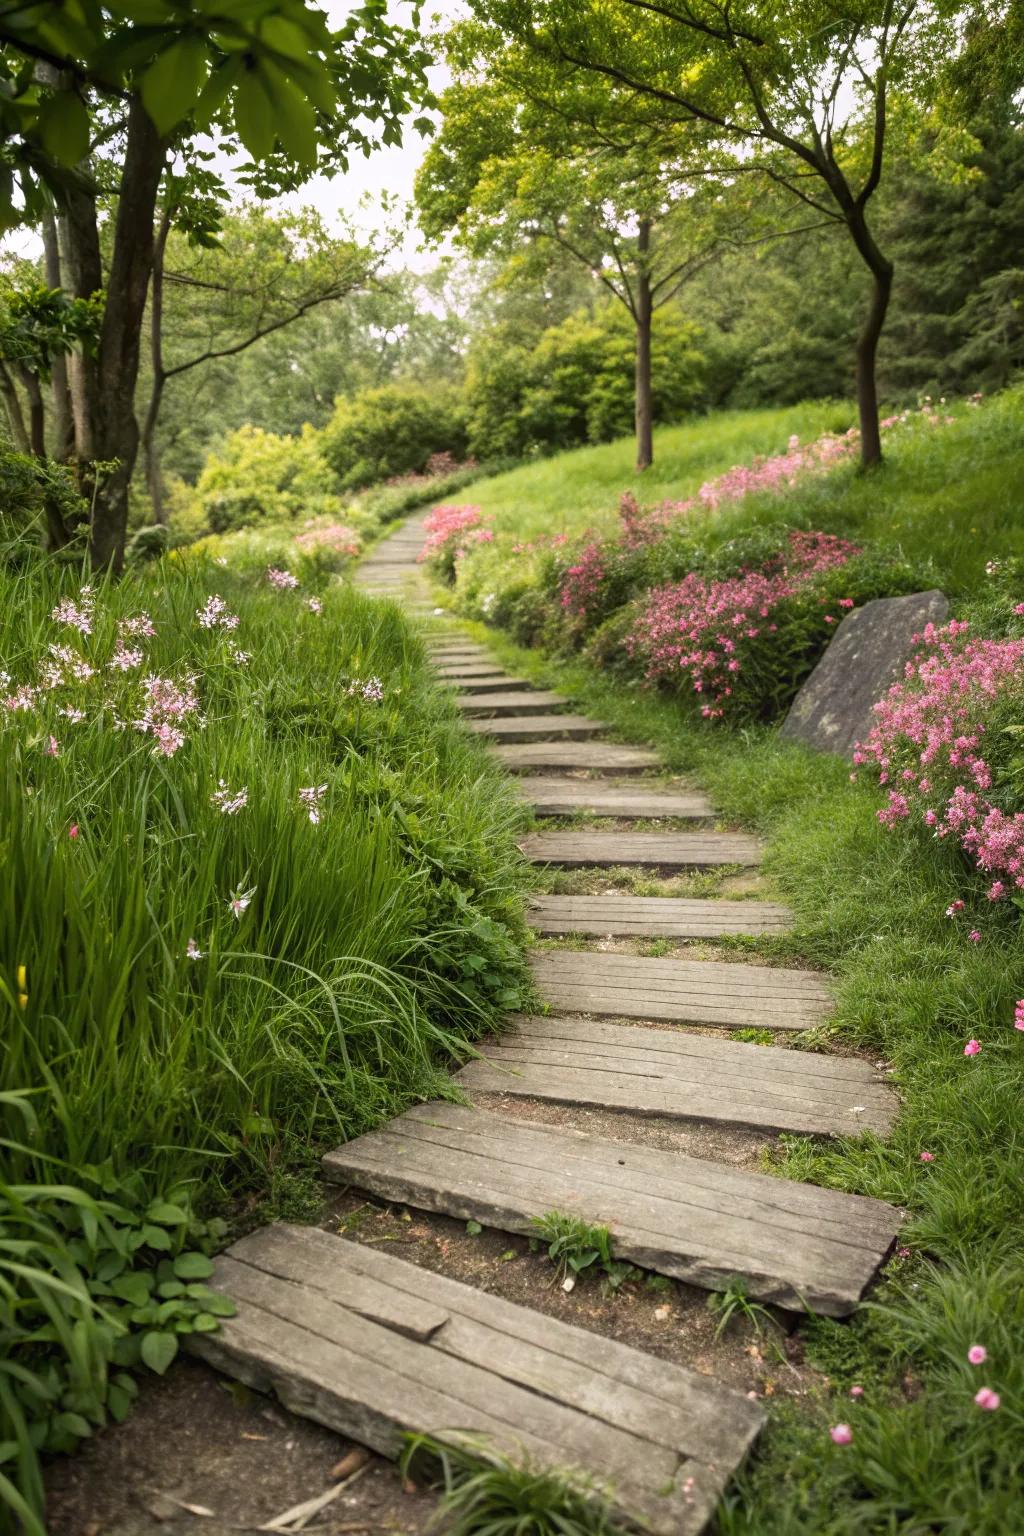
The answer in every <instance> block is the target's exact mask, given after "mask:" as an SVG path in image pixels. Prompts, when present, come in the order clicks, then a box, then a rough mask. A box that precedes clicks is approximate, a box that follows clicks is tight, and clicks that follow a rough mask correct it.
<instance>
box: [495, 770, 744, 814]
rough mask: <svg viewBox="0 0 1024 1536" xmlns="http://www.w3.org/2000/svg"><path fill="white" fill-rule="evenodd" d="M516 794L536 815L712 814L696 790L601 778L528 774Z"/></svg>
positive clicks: (705, 800) (709, 803) (707, 801)
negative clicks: (608, 781)
mask: <svg viewBox="0 0 1024 1536" xmlns="http://www.w3.org/2000/svg"><path fill="white" fill-rule="evenodd" d="M518 788H519V793H520V795H521V796H522V798H523V799H524V800H528V801H529V803H530V804H531V805H532V806H533V809H534V811H535V813H536V814H537V815H538V816H572V815H573V814H574V813H575V812H577V811H590V812H592V813H593V815H595V816H622V817H632V816H640V817H650V818H651V819H652V820H654V819H657V818H664V817H669V816H671V817H679V818H686V819H687V820H690V819H692V820H695V821H706V820H708V819H709V818H710V817H713V816H714V814H715V811H714V806H713V805H712V804H711V801H710V800H709V799H708V797H707V796H706V795H703V794H701V793H700V791H699V790H696V789H675V788H663V787H662V786H660V785H656V786H654V787H653V788H651V789H645V788H644V786H643V785H641V784H637V785H632V784H606V783H604V782H602V781H601V780H600V779H585V778H574V777H573V776H572V775H571V774H564V775H561V776H556V775H553V774H552V775H548V776H544V775H542V774H531V775H530V777H529V778H524V779H521V780H520V782H519V786H518Z"/></svg>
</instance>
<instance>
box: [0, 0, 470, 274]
mask: <svg viewBox="0 0 1024 1536" xmlns="http://www.w3.org/2000/svg"><path fill="white" fill-rule="evenodd" d="M323 9H324V11H325V12H326V13H327V16H328V18H329V20H330V22H331V23H332V25H334V26H337V25H339V24H340V23H341V22H342V21H344V19H345V17H346V16H347V15H348V14H349V13H350V12H351V11H352V10H354V9H355V5H354V4H352V3H350V0H326V3H325V4H324V5H323ZM423 11H424V14H423V22H422V25H423V31H424V32H425V33H426V32H428V31H431V30H433V29H434V27H435V26H441V27H443V26H444V25H445V23H446V22H451V21H454V20H456V19H457V18H458V17H460V16H464V15H465V14H466V7H465V4H464V3H463V0H425V3H424V6H423ZM388 13H389V15H390V16H391V17H392V18H394V19H395V20H403V19H407V18H408V14H409V7H408V4H407V0H391V3H390V4H389V6H388ZM448 78H449V77H448V73H447V70H446V68H445V66H444V65H443V64H439V65H436V66H435V67H434V68H433V69H432V70H431V71H430V83H431V86H432V87H433V89H434V90H435V91H441V90H443V89H444V86H445V85H446V83H447V81H448ZM429 142H430V141H429V139H423V138H421V137H420V135H419V134H418V133H417V132H416V130H415V129H414V128H412V126H411V124H410V127H409V131H408V133H407V134H406V135H405V136H404V139H403V142H402V144H401V145H400V146H397V147H394V148H384V149H378V150H376V151H374V153H373V154H371V155H370V156H369V157H364V156H363V155H355V156H353V158H352V160H351V162H350V165H349V170H348V172H347V174H346V175H344V176H336V177H335V178H334V179H333V180H332V181H326V180H324V178H323V177H319V176H317V177H314V178H313V180H312V181H310V182H308V183H307V184H306V186H305V187H303V188H302V190H301V192H298V193H295V194H294V195H293V196H291V197H289V198H286V199H281V200H280V203H281V204H282V205H284V206H292V207H299V206H306V207H308V206H310V205H312V206H313V207H315V208H317V209H319V211H320V212H321V213H322V214H323V215H324V218H325V219H326V220H327V221H328V224H333V223H334V222H335V220H336V219H338V217H339V215H340V216H341V217H342V218H343V219H344V220H345V221H347V222H348V223H350V224H351V225H352V226H354V228H355V229H356V230H357V231H358V232H360V233H365V234H369V233H370V232H371V231H372V230H373V229H374V228H376V227H379V224H380V213H379V203H378V202H377V199H378V198H379V196H380V194H381V192H386V193H388V194H389V195H390V196H391V197H393V198H397V199H399V200H400V201H402V202H403V203H406V202H409V201H410V200H411V198H412V191H413V181H414V179H415V176H416V170H417V167H418V166H419V163H420V161H421V159H422V158H423V154H424V151H425V150H426V147H427V145H428V143H429ZM227 164H228V163H227V161H226V160H225V162H224V167H225V168H227ZM218 168H220V167H218ZM420 247H421V238H420V236H419V234H418V233H417V231H416V230H415V229H412V230H410V232H409V234H408V236H407V237H406V239H405V241H404V244H403V246H402V248H401V250H400V251H398V252H396V255H395V260H396V262H397V264H399V265H402V266H410V267H412V268H414V269H416V270H420V271H425V270H427V269H428V268H429V267H431V266H433V265H434V264H435V262H436V260H437V255H436V253H432V252H430V251H426V250H422V249H421V248H420ZM0 251H2V252H3V254H4V255H8V256H24V257H27V258H30V259H31V258H36V257H38V256H39V255H40V254H41V252H42V245H41V242H40V240H39V238H38V236H37V235H36V234H35V232H34V231H32V230H16V231H14V232H13V233H11V234H8V235H5V236H4V237H3V239H2V240H0Z"/></svg>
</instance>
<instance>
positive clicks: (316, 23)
mask: <svg viewBox="0 0 1024 1536" xmlns="http://www.w3.org/2000/svg"><path fill="white" fill-rule="evenodd" d="M418 20H419V13H418V9H417V7H416V6H415V5H413V6H412V8H411V14H410V23H411V24H410V26H409V27H408V28H406V27H403V26H401V25H399V24H397V23H394V22H391V21H389V20H388V19H387V15H386V5H385V3H384V0H366V3H364V4H363V5H361V6H359V7H358V8H357V9H356V10H355V11H353V12H352V13H351V14H350V15H349V17H348V19H347V20H346V21H345V22H344V23H343V25H342V26H340V27H338V28H336V29H334V30H332V29H331V28H330V26H329V25H328V22H327V19H326V17H325V16H324V14H323V13H322V12H321V11H320V10H319V9H317V8H316V7H315V6H313V5H312V4H307V3H305V0H262V3H259V4H240V3H238V0H205V3H204V4H203V6H202V7H201V8H197V7H194V6H192V5H190V4H186V3H184V0H119V3H116V4H114V3H112V4H106V5H103V4H99V3H97V0H57V3H54V4H50V5H46V6H25V7H17V8H11V7H8V8H5V9H4V10H3V11H2V12H0V86H2V87H3V89H0V222H2V221H5V222H6V223H7V224H8V225H9V224H11V223H14V222H18V221H26V220H27V221H32V220H35V219H39V218H40V217H41V216H42V214H43V213H44V211H45V209H46V208H47V206H48V205H49V204H50V203H51V202H52V203H53V204H54V205H55V206H56V209H57V213H58V233H59V239H60V259H61V268H62V274H63V275H64V277H65V282H64V285H63V286H65V287H66V288H68V289H69V292H70V295H71V297H72V298H76V299H91V298H92V297H93V296H94V295H95V294H97V293H99V292H100V291H101V290H103V291H104V294H105V300H104V304H103V317H102V322H101V324H100V327H99V334H98V337H97V340H96V345H95V348H94V349H93V350H92V351H91V352H90V351H85V350H83V351H80V352H78V353H76V354H73V355H72V357H71V359H70V366H69V384H70V393H71V401H72V408H73V415H74V438H75V455H76V459H77V462H78V466H79V473H80V476H81V479H82V482H83V486H84V488H85V489H86V490H87V491H88V492H89V497H90V501H91V504H92V506H93V515H92V525H91V530H90V557H91V560H92V563H93V564H94V565H95V566H96V567H108V566H110V567H113V568H114V569H119V568H120V565H121V562H122V559H123V552H124V541H125V531H126V525H127V505H128V485H129V482H130V479H131V475H132V471H133V468H134V465H135V459H136V455H137V452H138V446H139V427H138V423H137V421H136V419H135V414H134V394H135V385H136V379H137V375H138V370H139V358H140V342H141V333H142V325H143V317H144V312H145V306H146V301H147V296H148V293H149V286H150V277H151V274H152V270H153V264H154V259H155V257H156V254H157V250H156V238H157V232H158V229H159V224H158V220H157V217H156V210H157V204H158V198H159V194H160V187H161V182H162V180H163V179H164V178H165V176H166V174H167V168H168V165H169V164H170V162H171V160H172V158H173V162H174V174H175V175H176V176H178V175H184V176H186V177H188V176H190V175H193V174H195V173H197V172H198V171H200V170H202V169H203V167H204V164H205V162H207V161H208V160H209V159H210V151H209V150H208V149H205V148H203V147H202V143H201V136H204V135H205V136H207V137H212V138H213V139H214V141H215V142H216V144H217V145H218V146H219V147H220V148H221V149H222V150H224V151H226V152H228V153H234V154H238V153H240V152H241V149H243V148H244V150H245V151H246V152H247V154H248V156H249V159H248V161H247V162H246V163H245V164H244V165H243V167H242V171H241V174H242V177H243V179H244V180H246V181H247V182H248V183H249V184H250V185H251V186H252V187H253V189H254V190H255V192H256V193H257V195H259V196H267V195H271V194H272V193H274V192H279V191H285V190H292V189H294V188H295V187H297V186H298V185H300V184H301V183H302V181H304V180H305V179H306V178H307V177H308V176H309V175H310V174H312V173H313V172H314V171H317V170H318V171H320V172H321V173H325V174H334V173H336V172H337V171H338V170H339V169H340V168H343V167H344V165H345V164H346V157H347V155H348V153H349V152H350V151H351V150H352V149H353V148H360V149H362V150H364V151H367V150H369V149H370V148H371V147H372V146H373V144H375V143H376V142H378V141H380V140H383V142H385V143H396V142H398V141H399V139H400V137H401V123H402V119H403V118H404V117H405V116H406V115H407V114H408V112H409V110H410V109H411V108H413V107H415V106H416V105H418V104H420V103H427V102H429V101H430V99H431V98H430V93H429V90H428V88H427V85H426V76H425V70H426V65H427V63H428V62H429V60H428V55H427V53H426V51H425V49H424V48H423V45H422V43H421V41H420V39H419V35H418V30H417V27H418ZM417 126H418V127H419V128H420V130H421V131H426V130H427V129H428V128H429V122H428V121H427V120H426V119H423V118H421V119H419V120H418V121H417ZM104 183H106V185H104ZM105 196H107V197H109V199H110V201H111V202H112V205H113V209H112V213H111V229H112V236H111V244H110V258H109V267H108V269H107V271H106V273H104V270H103V265H102V261H101V222H102V220H101V213H103V212H105V211H106V210H105V208H104V197H105ZM104 278H105V281H104ZM101 465H102V466H104V468H103V469H102V470H101V469H100V468H99V466H101Z"/></svg>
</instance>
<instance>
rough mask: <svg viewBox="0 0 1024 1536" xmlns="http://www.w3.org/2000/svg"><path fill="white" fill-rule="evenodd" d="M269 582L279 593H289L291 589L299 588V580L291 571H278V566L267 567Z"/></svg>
mask: <svg viewBox="0 0 1024 1536" xmlns="http://www.w3.org/2000/svg"><path fill="white" fill-rule="evenodd" d="M267 580H268V581H269V582H270V585H271V586H272V587H276V588H277V590H278V591H279V592H287V591H289V590H290V589H291V588H293V587H297V586H298V584H299V578H298V577H297V576H293V575H292V573H291V571H285V570H278V568H277V566H275V565H268V566H267Z"/></svg>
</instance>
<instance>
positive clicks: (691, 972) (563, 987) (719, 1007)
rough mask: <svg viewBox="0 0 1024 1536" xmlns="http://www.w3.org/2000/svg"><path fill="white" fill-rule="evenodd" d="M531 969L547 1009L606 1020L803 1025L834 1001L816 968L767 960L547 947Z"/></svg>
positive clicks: (821, 1018) (817, 1020)
mask: <svg viewBox="0 0 1024 1536" xmlns="http://www.w3.org/2000/svg"><path fill="white" fill-rule="evenodd" d="M530 968H531V970H532V972H533V979H534V982H535V984H536V987H537V991H538V992H539V993H540V995H541V996H542V997H543V998H544V1000H545V1002H547V1003H549V1004H550V1005H551V1007H552V1008H554V1009H559V1010H560V1009H564V1010H565V1011H566V1012H568V1013H589V1014H594V1015H595V1016H597V1017H603V1018H611V1019H615V1018H622V1019H650V1020H656V1019H666V1020H669V1021H670V1022H675V1023H680V1024H711V1025H716V1026H718V1027H720V1028H723V1029H795V1030H803V1029H812V1028H813V1027H814V1026H815V1025H817V1024H822V1023H824V1022H825V1020H826V1019H827V1017H828V1015H829V1013H830V1012H831V1010H832V1007H833V1003H832V998H831V997H830V995H829V993H828V990H827V988H826V987H825V986H824V984H823V983H822V980H821V977H820V976H817V975H815V973H814V972H813V971H795V970H784V969H782V968H781V967H780V968H775V967H772V966H767V965H735V964H731V963H726V962H723V961H720V960H685V959H678V958H676V957H674V956H673V957H672V958H669V959H650V958H647V957H645V956H643V955H622V954H615V953H605V952H602V951H600V950H571V949H552V950H544V951H541V952H539V953H535V954H534V955H532V956H531V960H530Z"/></svg>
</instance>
